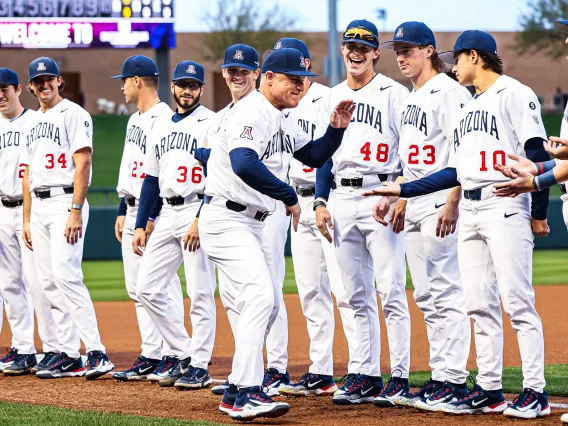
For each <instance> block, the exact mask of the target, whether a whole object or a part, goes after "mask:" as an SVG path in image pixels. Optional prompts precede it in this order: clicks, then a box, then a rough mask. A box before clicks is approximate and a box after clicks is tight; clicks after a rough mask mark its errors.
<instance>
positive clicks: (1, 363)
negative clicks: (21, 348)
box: [0, 348, 18, 371]
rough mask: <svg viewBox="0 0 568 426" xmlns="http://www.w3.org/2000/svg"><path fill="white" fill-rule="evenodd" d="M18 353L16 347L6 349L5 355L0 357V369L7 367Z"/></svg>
mask: <svg viewBox="0 0 568 426" xmlns="http://www.w3.org/2000/svg"><path fill="white" fill-rule="evenodd" d="M17 355H18V350H17V349H16V348H10V349H8V352H7V353H6V356H5V357H3V358H0V371H4V369H5V368H6V367H9V366H11V365H12V364H13V362H14V360H15V359H16V356H17Z"/></svg>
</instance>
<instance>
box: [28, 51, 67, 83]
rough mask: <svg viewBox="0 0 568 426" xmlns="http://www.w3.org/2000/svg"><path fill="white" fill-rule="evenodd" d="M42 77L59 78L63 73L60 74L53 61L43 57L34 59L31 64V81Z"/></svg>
mask: <svg viewBox="0 0 568 426" xmlns="http://www.w3.org/2000/svg"><path fill="white" fill-rule="evenodd" d="M40 75H51V76H55V77H59V76H60V75H61V73H60V72H59V67H58V66H57V64H56V63H55V61H54V60H53V59H51V58H47V57H45V56H42V57H41V58H37V59H34V60H33V61H31V62H30V79H29V81H32V80H33V79H34V78H36V77H39V76H40Z"/></svg>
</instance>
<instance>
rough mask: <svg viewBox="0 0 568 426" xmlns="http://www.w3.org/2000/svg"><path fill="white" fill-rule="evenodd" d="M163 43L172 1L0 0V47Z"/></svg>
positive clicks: (167, 40)
mask: <svg viewBox="0 0 568 426" xmlns="http://www.w3.org/2000/svg"><path fill="white" fill-rule="evenodd" d="M165 47H168V48H173V47H175V33H174V19H173V4H172V0H0V48H30V49H38V48H47V49H63V48H154V49H157V48H165Z"/></svg>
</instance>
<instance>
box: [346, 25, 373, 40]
mask: <svg viewBox="0 0 568 426" xmlns="http://www.w3.org/2000/svg"><path fill="white" fill-rule="evenodd" d="M343 37H344V38H352V39H357V38H358V39H360V40H365V41H377V36H375V34H373V33H372V32H371V31H369V30H366V29H365V28H349V29H348V30H347V31H345V33H344V34H343Z"/></svg>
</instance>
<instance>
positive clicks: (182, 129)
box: [143, 106, 214, 198]
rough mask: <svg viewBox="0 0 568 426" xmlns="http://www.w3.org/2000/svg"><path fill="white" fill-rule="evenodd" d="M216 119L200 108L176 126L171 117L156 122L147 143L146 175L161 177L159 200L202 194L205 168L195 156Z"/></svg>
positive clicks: (210, 113) (206, 110)
mask: <svg viewBox="0 0 568 426" xmlns="http://www.w3.org/2000/svg"><path fill="white" fill-rule="evenodd" d="M213 116H214V112H213V111H211V110H209V109H207V108H205V107H204V106H198V107H197V108H196V109H195V110H194V111H193V112H192V113H191V114H190V115H189V116H187V117H185V118H184V119H183V120H181V121H178V122H177V123H174V122H173V121H172V119H171V117H170V118H169V119H167V118H159V119H157V120H156V121H155V123H154V128H153V129H152V133H151V135H150V137H149V139H148V142H149V143H148V147H147V150H146V156H145V157H144V167H143V171H144V172H145V173H147V174H149V175H150V176H159V182H160V197H162V198H168V197H173V196H176V195H180V196H182V197H188V196H190V195H191V194H197V193H199V194H202V193H203V189H204V187H205V179H204V176H203V167H202V166H201V165H200V164H199V162H198V161H197V160H196V159H195V157H194V154H195V150H196V149H197V148H201V147H202V146H203V143H204V142H205V140H206V138H207V131H208V127H209V126H208V125H209V119H210V118H213Z"/></svg>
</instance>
